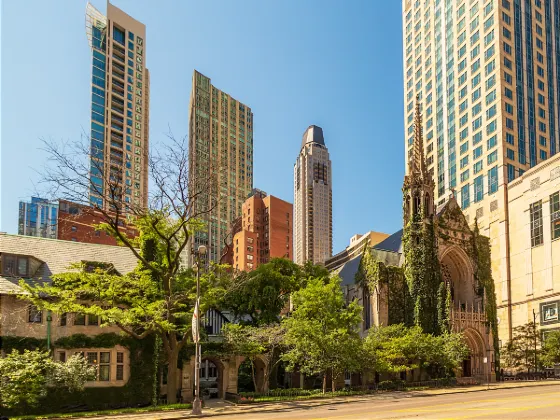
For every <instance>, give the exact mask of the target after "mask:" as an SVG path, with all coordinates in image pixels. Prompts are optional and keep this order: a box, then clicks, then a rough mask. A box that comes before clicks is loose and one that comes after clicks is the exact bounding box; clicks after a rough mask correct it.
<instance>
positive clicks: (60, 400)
mask: <svg viewBox="0 0 560 420" xmlns="http://www.w3.org/2000/svg"><path fill="white" fill-rule="evenodd" d="M0 339H1V342H2V350H3V351H5V352H6V353H9V352H11V351H12V349H15V350H18V351H23V350H24V349H29V350H32V349H41V350H46V349H47V343H46V340H41V339H36V338H29V337H12V336H4V337H0ZM116 345H121V346H123V347H126V348H127V349H128V350H129V352H130V378H129V380H128V382H127V383H126V384H125V385H124V386H122V387H106V388H86V389H85V390H84V391H83V392H73V393H69V392H67V391H66V390H61V389H55V388H49V390H48V393H47V396H46V397H45V398H44V399H43V400H41V402H40V403H39V405H38V406H36V407H23V408H22V409H20V410H19V411H17V412H15V411H11V412H7V411H3V412H2V414H4V415H24V414H43V413H60V412H68V411H85V410H102V409H109V408H118V407H135V406H142V405H148V404H150V403H151V400H152V389H153V388H152V386H153V377H154V360H153V356H154V354H153V351H154V342H153V338H150V337H148V338H145V339H143V340H136V339H134V338H132V337H129V336H125V335H119V334H114V333H103V334H99V335H96V336H86V335H84V334H75V335H71V336H68V337H62V338H60V339H58V340H57V341H56V342H55V343H54V344H53V347H55V348H64V349H74V348H113V347H115V346H116Z"/></svg>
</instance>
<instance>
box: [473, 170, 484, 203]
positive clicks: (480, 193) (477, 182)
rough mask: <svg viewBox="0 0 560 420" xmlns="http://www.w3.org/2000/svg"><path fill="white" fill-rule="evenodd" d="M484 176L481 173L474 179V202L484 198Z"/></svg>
mask: <svg viewBox="0 0 560 420" xmlns="http://www.w3.org/2000/svg"><path fill="white" fill-rule="evenodd" d="M483 181H484V176H483V175H480V176H479V177H476V178H475V179H474V202H475V203H478V202H479V201H481V200H482V199H483V198H484V182H483Z"/></svg>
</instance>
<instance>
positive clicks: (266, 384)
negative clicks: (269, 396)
mask: <svg viewBox="0 0 560 420" xmlns="http://www.w3.org/2000/svg"><path fill="white" fill-rule="evenodd" d="M269 387H270V373H269V372H268V371H267V369H264V371H263V383H262V392H263V393H266V392H268V389H269Z"/></svg>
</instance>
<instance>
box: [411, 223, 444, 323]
mask: <svg viewBox="0 0 560 420" xmlns="http://www.w3.org/2000/svg"><path fill="white" fill-rule="evenodd" d="M422 213H423V212H417V213H415V214H413V215H412V217H411V218H410V220H409V221H408V223H406V225H405V227H404V230H403V239H402V241H403V253H404V265H403V267H404V276H405V279H406V283H407V285H408V288H409V291H410V295H411V298H412V301H413V302H414V310H413V314H414V316H413V319H414V323H415V324H416V325H418V326H420V327H422V329H423V330H424V331H425V332H428V333H433V334H439V333H440V332H441V329H440V325H442V324H443V323H444V321H443V320H442V319H441V315H442V314H443V311H441V310H440V311H438V295H439V292H440V285H441V284H442V276H441V267H440V264H439V256H438V250H437V241H436V236H435V226H434V221H433V217H429V216H427V217H426V218H427V219H428V220H424V219H423V217H422Z"/></svg>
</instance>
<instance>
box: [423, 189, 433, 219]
mask: <svg viewBox="0 0 560 420" xmlns="http://www.w3.org/2000/svg"><path fill="white" fill-rule="evenodd" d="M424 212H425V213H426V216H431V214H432V210H431V208H430V194H426V196H425V197H424Z"/></svg>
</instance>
